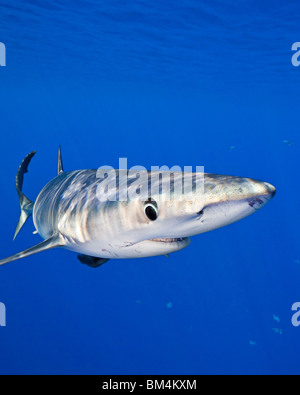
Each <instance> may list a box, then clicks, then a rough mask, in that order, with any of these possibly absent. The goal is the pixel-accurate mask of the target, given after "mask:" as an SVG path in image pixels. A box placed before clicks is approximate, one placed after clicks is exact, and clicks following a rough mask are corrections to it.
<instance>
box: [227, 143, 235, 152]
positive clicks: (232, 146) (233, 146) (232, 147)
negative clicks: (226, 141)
mask: <svg viewBox="0 0 300 395" xmlns="http://www.w3.org/2000/svg"><path fill="white" fill-rule="evenodd" d="M235 149H236V147H235V145H231V146H230V147H229V148H228V151H229V152H231V151H233V150H235Z"/></svg>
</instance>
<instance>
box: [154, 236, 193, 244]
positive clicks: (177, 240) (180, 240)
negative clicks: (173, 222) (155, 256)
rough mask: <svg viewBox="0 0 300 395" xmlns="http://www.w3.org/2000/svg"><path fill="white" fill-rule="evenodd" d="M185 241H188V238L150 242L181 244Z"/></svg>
mask: <svg viewBox="0 0 300 395" xmlns="http://www.w3.org/2000/svg"><path fill="white" fill-rule="evenodd" d="M185 240H187V238H186V237H180V238H177V239H175V238H164V239H163V238H161V239H150V241H155V242H158V243H180V242H182V241H185Z"/></svg>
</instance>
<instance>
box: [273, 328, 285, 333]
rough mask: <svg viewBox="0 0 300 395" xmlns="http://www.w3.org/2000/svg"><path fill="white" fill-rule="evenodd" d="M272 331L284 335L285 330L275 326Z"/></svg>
mask: <svg viewBox="0 0 300 395" xmlns="http://www.w3.org/2000/svg"><path fill="white" fill-rule="evenodd" d="M272 331H273V332H274V333H275V334H276V335H283V330H282V329H279V328H273V329H272Z"/></svg>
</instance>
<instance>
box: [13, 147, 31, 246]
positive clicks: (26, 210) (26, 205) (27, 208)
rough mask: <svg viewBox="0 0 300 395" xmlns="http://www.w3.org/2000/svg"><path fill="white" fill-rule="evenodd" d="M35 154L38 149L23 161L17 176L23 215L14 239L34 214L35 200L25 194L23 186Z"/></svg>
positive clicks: (17, 187)
mask: <svg viewBox="0 0 300 395" xmlns="http://www.w3.org/2000/svg"><path fill="white" fill-rule="evenodd" d="M35 154H36V151H33V152H31V153H30V154H29V155H27V156H26V158H25V159H24V160H23V162H22V163H21V165H20V167H19V170H18V172H17V176H16V189H17V193H18V196H19V200H20V206H21V216H20V219H19V222H18V225H17V229H16V232H15V236H14V240H15V238H16V237H17V235H18V233H19V232H20V230H21V229H22V228H23V226H24V224H25V223H26V221H27V220H28V218H29V217H30V216H31V215H32V210H33V202H32V201H31V200H29V199H28V197H26V196H25V195H24V193H23V192H22V188H23V182H24V174H26V173H28V166H29V163H30V162H31V159H32V158H33V157H34V155H35Z"/></svg>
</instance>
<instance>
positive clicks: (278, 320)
mask: <svg viewBox="0 0 300 395" xmlns="http://www.w3.org/2000/svg"><path fill="white" fill-rule="evenodd" d="M273 319H274V321H277V322H278V323H279V322H280V318H279V317H278V316H276V315H274V314H273Z"/></svg>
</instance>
